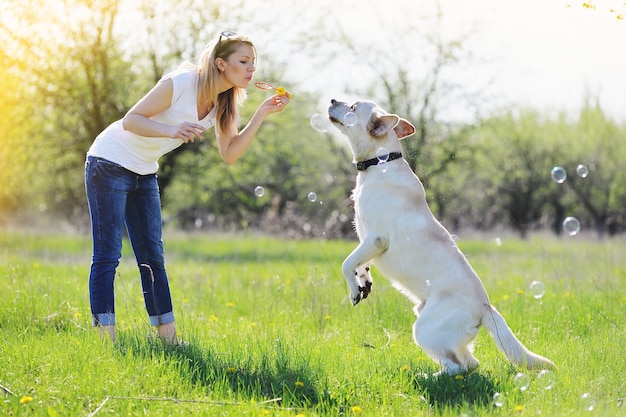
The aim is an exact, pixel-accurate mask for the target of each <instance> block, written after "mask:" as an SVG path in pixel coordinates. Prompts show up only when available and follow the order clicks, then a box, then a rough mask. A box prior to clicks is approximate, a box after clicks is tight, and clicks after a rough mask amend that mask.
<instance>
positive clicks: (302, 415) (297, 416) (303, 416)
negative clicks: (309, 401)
mask: <svg viewBox="0 0 626 417" xmlns="http://www.w3.org/2000/svg"><path fill="white" fill-rule="evenodd" d="M296 417H306V416H305V415H304V414H302V413H298V414H296Z"/></svg>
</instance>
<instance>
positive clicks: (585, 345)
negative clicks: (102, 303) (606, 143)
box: [0, 232, 626, 417]
mask: <svg viewBox="0 0 626 417" xmlns="http://www.w3.org/2000/svg"><path fill="white" fill-rule="evenodd" d="M458 243H459V246H460V247H461V249H462V250H463V251H464V252H465V253H466V255H467V256H468V258H469V260H470V262H471V263H472V265H473V266H474V268H475V269H476V270H477V271H478V273H479V274H480V275H481V277H482V278H483V281H484V283H485V287H486V288H487V291H488V292H489V294H490V297H491V301H492V303H493V304H494V305H495V306H496V307H497V308H498V309H499V310H500V311H501V312H502V314H503V315H504V316H505V318H506V319H507V320H508V323H509V325H510V326H511V328H512V329H513V330H514V332H515V333H516V334H517V336H518V338H519V339H520V340H522V342H524V343H525V344H526V345H527V346H528V347H529V348H530V349H531V350H533V351H535V352H537V353H540V354H542V355H545V356H547V357H549V358H550V359H552V360H553V361H554V362H555V363H556V365H557V368H556V369H555V370H554V371H553V374H541V375H540V374H539V372H536V371H535V372H527V371H524V370H518V369H514V368H513V367H511V366H510V365H509V363H508V362H507V360H506V359H505V357H504V355H503V354H502V353H501V352H500V351H498V350H497V348H496V346H495V344H494V342H493V339H492V338H491V336H490V335H489V334H488V333H487V332H486V331H485V330H483V331H481V333H480V335H479V337H478V340H477V342H476V352H475V353H476V356H477V357H478V359H479V360H480V361H481V366H480V368H479V369H478V370H477V371H475V372H473V373H471V374H469V375H465V376H462V377H457V378H451V377H447V376H442V377H438V378H436V377H433V376H432V374H433V373H434V372H436V371H438V366H437V365H436V364H435V363H433V362H432V361H431V360H430V359H429V358H428V357H426V355H425V354H424V353H423V352H422V351H421V350H420V349H419V348H418V347H417V346H415V345H414V343H413V341H412V336H411V326H412V323H413V321H414V320H415V317H414V315H413V313H412V306H411V304H410V303H409V301H408V300H407V299H406V298H405V297H404V296H403V295H401V294H400V293H398V292H397V291H396V290H395V289H393V288H392V287H391V286H390V284H389V283H388V281H387V280H386V279H385V278H384V277H382V276H381V275H380V274H379V273H378V271H376V270H375V269H374V270H373V277H374V290H373V292H372V294H371V295H370V297H369V298H368V299H367V300H364V301H363V302H362V303H361V304H359V305H358V306H352V305H351V304H350V302H349V300H348V290H347V287H346V285H345V282H344V279H343V277H342V276H341V268H340V267H341V262H342V260H343V259H344V257H345V256H346V255H347V254H348V253H349V252H350V251H351V250H352V248H353V247H354V245H355V242H353V241H325V240H310V241H281V240H278V239H273V238H266V237H258V236H221V235H220V236H213V235H206V234H205V235H200V234H196V235H187V236H183V235H172V236H170V237H169V238H168V239H167V240H166V242H165V246H166V257H167V261H168V272H169V275H170V285H171V287H172V292H173V298H174V309H175V314H176V317H177V323H178V330H179V334H180V336H181V337H182V339H184V340H186V341H188V342H189V345H187V346H184V347H180V348H176V349H166V348H164V347H162V346H161V344H160V343H159V341H158V340H156V338H155V336H154V330H153V329H152V328H150V326H149V325H148V324H147V317H146V313H145V309H144V306H143V298H142V291H141V286H140V283H139V279H138V274H137V270H136V266H135V265H134V263H133V258H132V254H131V253H130V249H129V245H128V244H127V242H125V253H124V257H123V259H122V264H121V265H120V268H119V269H118V277H117V279H116V303H117V311H116V312H117V318H118V335H119V340H118V341H117V342H116V343H114V344H113V343H110V342H103V341H101V340H100V338H99V337H98V335H97V332H96V331H95V330H94V329H92V328H91V326H90V313H89V304H88V293H87V278H88V267H89V259H90V240H89V238H88V237H85V236H67V235H39V234H33V233H18V232H2V233H1V234H0V301H1V302H0V339H1V342H0V399H1V402H0V415H10V416H112V415H115V416H119V415H125V416H126V415H128V416H140V415H141V416H143V415H167V416H179V415H180V416H183V415H184V416H189V415H203V416H255V417H256V416H301V417H302V416H305V417H311V416H356V415H358V416H377V417H379V416H394V417H395V416H512V415H519V416H539V415H541V416H620V415H626V406H625V405H624V401H625V398H626V336H625V333H624V331H625V326H626V322H625V318H626V241H624V240H622V239H613V240H605V241H595V240H593V239H591V238H584V237H583V236H576V237H574V238H571V237H567V238H565V237H564V238H561V239H557V238H553V237H532V238H530V239H528V240H526V241H521V240H517V239H514V238H506V237H505V238H503V239H502V241H501V244H496V242H495V241H494V239H493V238H489V239H487V238H480V239H479V238H476V239H468V240H465V239H461V240H459V242H458ZM498 243H500V242H498ZM532 281H540V282H542V283H543V284H545V294H544V295H543V296H541V297H539V295H541V294H536V293H533V291H532V290H531V288H530V284H531V282H532ZM535 296H537V297H539V298H536V297H535ZM518 372H523V374H524V375H523V376H521V377H518V378H515V377H516V374H517V373H518ZM549 377H553V378H554V382H553V383H548V382H546V380H547V379H550V378H549ZM520 381H521V382H520ZM497 394H500V395H497ZM494 396H495V398H496V400H494Z"/></svg>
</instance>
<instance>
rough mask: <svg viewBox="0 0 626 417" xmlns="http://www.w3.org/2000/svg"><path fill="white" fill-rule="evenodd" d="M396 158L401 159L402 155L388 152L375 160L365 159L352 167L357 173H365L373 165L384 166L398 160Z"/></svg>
mask: <svg viewBox="0 0 626 417" xmlns="http://www.w3.org/2000/svg"><path fill="white" fill-rule="evenodd" d="M398 158H402V153H400V152H390V153H388V154H387V155H382V156H380V157H377V158H372V159H367V160H365V161H361V162H357V163H356V164H354V166H355V167H356V169H357V170H358V171H366V170H367V168H369V167H371V166H373V165H378V164H384V163H385V162H389V161H393V160H394V159H398Z"/></svg>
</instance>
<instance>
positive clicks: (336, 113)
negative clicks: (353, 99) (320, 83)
mask: <svg viewBox="0 0 626 417" xmlns="http://www.w3.org/2000/svg"><path fill="white" fill-rule="evenodd" d="M347 108H348V105H347V104H346V103H343V102H341V101H337V100H335V99H333V100H330V107H328V119H329V120H330V121H331V123H333V124H336V125H341V126H343V125H344V123H343V118H344V116H345V113H346V109H347Z"/></svg>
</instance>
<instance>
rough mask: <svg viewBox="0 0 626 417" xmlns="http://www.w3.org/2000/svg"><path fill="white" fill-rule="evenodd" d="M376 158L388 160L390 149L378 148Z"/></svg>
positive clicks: (382, 160) (383, 160) (380, 160)
mask: <svg viewBox="0 0 626 417" xmlns="http://www.w3.org/2000/svg"><path fill="white" fill-rule="evenodd" d="M376 158H378V162H387V159H389V151H388V150H387V149H385V148H378V149H377V150H376Z"/></svg>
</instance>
